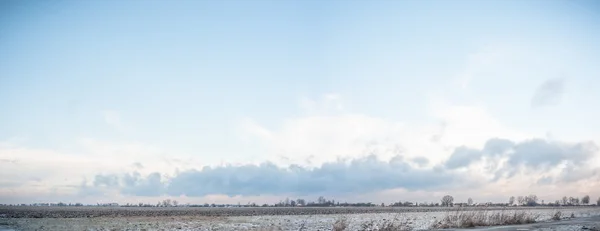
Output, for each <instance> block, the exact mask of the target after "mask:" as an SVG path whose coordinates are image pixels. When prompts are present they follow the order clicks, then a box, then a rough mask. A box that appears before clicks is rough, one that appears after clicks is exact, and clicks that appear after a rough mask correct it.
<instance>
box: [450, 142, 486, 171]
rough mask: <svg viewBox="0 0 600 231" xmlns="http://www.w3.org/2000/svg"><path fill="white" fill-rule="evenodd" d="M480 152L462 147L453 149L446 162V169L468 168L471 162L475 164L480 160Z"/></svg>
mask: <svg viewBox="0 0 600 231" xmlns="http://www.w3.org/2000/svg"><path fill="white" fill-rule="evenodd" d="M481 155H482V152H481V151H479V150H475V149H471V148H467V147H464V146H461V147H458V148H456V149H454V152H452V155H450V158H449V159H448V160H447V161H446V167H447V168H449V169H455V168H460V167H466V166H469V165H470V164H471V163H472V162H475V161H477V160H479V159H480V158H481Z"/></svg>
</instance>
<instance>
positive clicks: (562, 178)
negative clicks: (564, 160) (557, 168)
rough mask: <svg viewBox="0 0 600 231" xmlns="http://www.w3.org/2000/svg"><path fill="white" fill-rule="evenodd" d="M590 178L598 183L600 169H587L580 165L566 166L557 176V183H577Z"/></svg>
mask: <svg viewBox="0 0 600 231" xmlns="http://www.w3.org/2000/svg"><path fill="white" fill-rule="evenodd" d="M590 178H591V179H595V180H596V181H600V169H597V168H589V167H587V166H581V165H580V164H568V165H567V166H566V167H565V168H563V170H562V171H561V172H560V174H559V175H558V181H559V182H577V181H580V180H583V179H590Z"/></svg>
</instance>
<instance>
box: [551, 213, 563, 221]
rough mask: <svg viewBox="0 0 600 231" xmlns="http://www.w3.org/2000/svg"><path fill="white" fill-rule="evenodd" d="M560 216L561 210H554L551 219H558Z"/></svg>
mask: <svg viewBox="0 0 600 231" xmlns="http://www.w3.org/2000/svg"><path fill="white" fill-rule="evenodd" d="M561 216H562V212H561V211H556V212H554V215H552V220H553V221H560V219H561Z"/></svg>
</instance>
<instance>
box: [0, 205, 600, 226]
mask: <svg viewBox="0 0 600 231" xmlns="http://www.w3.org/2000/svg"><path fill="white" fill-rule="evenodd" d="M557 214H558V215H559V217H558V219H556V215H557ZM465 215H472V216H473V217H479V218H480V219H484V220H487V221H488V222H489V221H491V220H492V218H494V219H497V217H499V216H500V215H501V216H502V217H508V218H512V217H517V216H519V217H527V218H532V219H534V222H535V223H536V224H546V223H547V224H552V223H548V222H559V221H560V222H563V223H561V224H562V225H558V224H557V225H551V226H550V227H563V228H566V229H567V230H584V229H590V228H591V229H592V230H593V228H594V227H597V223H600V220H598V219H597V218H600V207H560V208H555V207H534V208H531V207H517V208H514V207H511V208H500V207H475V208H474V207H470V208H442V207H433V208H419V207H408V208H407V207H366V208H365V207H343V208H339V207H333V208H315V207H311V208H271V207H269V208H190V207H174V208H122V207H114V208H111V207H0V227H3V226H4V228H5V229H6V228H10V229H13V230H381V229H382V227H383V226H385V225H386V224H388V225H389V224H394V227H395V228H396V229H395V230H429V229H444V228H446V229H453V228H464V227H460V226H462V225H458V223H456V224H457V225H456V226H453V225H452V224H454V223H452V222H455V221H450V220H451V219H449V218H452V219H454V218H456V217H461V219H463V221H462V222H463V223H464V216H465ZM580 219H587V220H585V223H584V222H583V221H584V220H581V222H582V223H581V224H578V221H580ZM590 219H591V220H590ZM564 222H570V223H568V224H567V223H564ZM590 222H591V223H590ZM451 223H452V224H451ZM441 224H444V225H441ZM501 224H504V223H493V224H492V223H490V224H489V225H500V226H498V227H504V228H505V229H504V230H511V228H510V227H511V226H506V225H501ZM511 224H512V223H511ZM463 225H464V224H463ZM586 225H587V227H584V226H586ZM340 226H342V228H344V229H339V228H340ZM473 226H480V225H477V224H474V225H473ZM334 227H336V228H338V229H334ZM506 227H508V228H506ZM532 227H533V226H532ZM546 228H547V227H546ZM0 230H1V228H0ZM531 230H535V229H531ZM539 230H544V228H543V227H542V226H539ZM555 230H556V229H555Z"/></svg>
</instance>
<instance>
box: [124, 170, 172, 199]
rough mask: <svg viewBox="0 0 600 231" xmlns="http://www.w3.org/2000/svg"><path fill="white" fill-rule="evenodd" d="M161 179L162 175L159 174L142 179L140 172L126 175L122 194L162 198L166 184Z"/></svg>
mask: <svg viewBox="0 0 600 231" xmlns="http://www.w3.org/2000/svg"><path fill="white" fill-rule="evenodd" d="M161 178H162V177H161V175H160V173H157V172H155V173H152V174H150V175H148V176H147V177H141V176H140V174H139V173H138V172H134V173H133V174H125V175H124V176H123V187H122V188H121V192H122V193H123V194H127V195H137V196H160V195H162V194H163V193H164V184H163V182H162V181H161Z"/></svg>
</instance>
